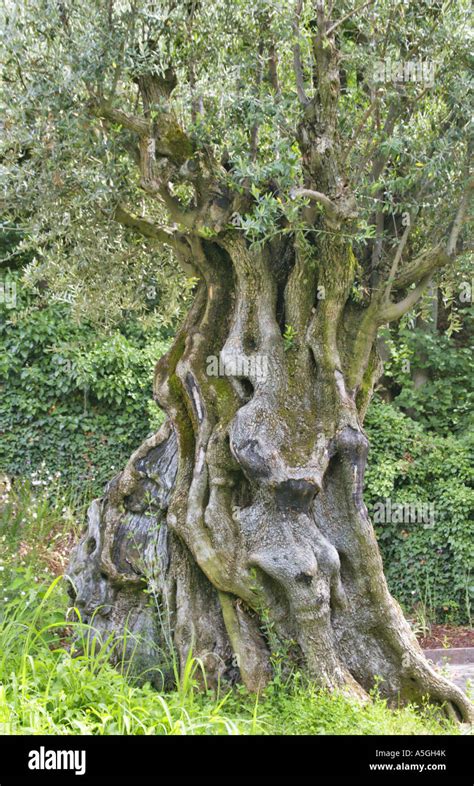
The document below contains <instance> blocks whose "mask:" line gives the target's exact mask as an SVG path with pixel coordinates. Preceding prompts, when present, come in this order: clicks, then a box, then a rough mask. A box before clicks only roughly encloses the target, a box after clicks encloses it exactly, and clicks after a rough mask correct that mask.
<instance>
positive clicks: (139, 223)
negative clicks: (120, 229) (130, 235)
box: [113, 205, 175, 245]
mask: <svg viewBox="0 0 474 786" xmlns="http://www.w3.org/2000/svg"><path fill="white" fill-rule="evenodd" d="M113 218H114V219H115V221H118V223H119V224H122V226H124V227H128V228H129V229H134V230H135V231H136V232H138V233H139V234H140V235H143V237H149V238H152V239H153V240H158V241H159V242H160V243H166V244H167V245H172V244H173V242H174V239H175V238H174V233H173V232H172V231H170V230H169V229H165V228H164V227H159V226H156V224H154V223H153V222H152V221H149V220H148V219H147V218H137V217H136V216H133V215H132V214H131V213H128V212H127V211H126V210H125V209H124V208H123V207H122V205H117V207H116V208H115V210H114V213H113Z"/></svg>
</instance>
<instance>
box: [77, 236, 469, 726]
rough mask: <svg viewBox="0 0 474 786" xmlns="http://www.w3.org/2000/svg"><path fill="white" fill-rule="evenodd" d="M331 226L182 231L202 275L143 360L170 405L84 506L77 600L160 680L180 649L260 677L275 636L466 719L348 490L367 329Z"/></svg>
mask: <svg viewBox="0 0 474 786" xmlns="http://www.w3.org/2000/svg"><path fill="white" fill-rule="evenodd" d="M328 237H329V235H327V234H324V233H323V234H322V235H321V236H320V239H319V240H318V243H317V245H316V246H315V247H314V248H313V249H312V252H311V253H312V260H310V263H308V259H307V257H305V253H308V249H305V248H303V247H301V246H300V245H299V244H298V243H297V242H296V241H295V240H286V241H285V243H284V244H283V243H282V244H280V245H278V246H277V245H275V244H273V245H272V243H267V244H266V245H263V246H259V247H258V248H257V249H252V248H250V247H249V246H248V244H247V243H246V241H245V240H244V239H243V238H242V237H240V236H238V235H237V233H235V232H233V231H232V230H229V231H228V232H222V233H221V234H220V235H219V237H218V238H217V239H216V240H204V239H199V238H196V237H194V238H193V239H192V241H189V249H190V254H191V257H192V264H193V266H194V267H195V268H196V269H197V270H198V271H199V273H200V284H199V286H198V289H197V293H196V297H195V301H194V304H193V306H192V308H191V310H190V312H189V314H188V317H187V319H186V321H185V323H184V325H183V327H182V329H181V330H180V332H179V333H178V335H177V337H176V340H175V342H174V344H173V346H172V348H171V349H170V351H169V352H168V353H167V354H166V355H165V356H164V357H163V358H161V360H160V361H159V362H158V364H157V367H156V373H155V384H154V392H155V398H156V401H157V402H158V404H159V405H160V406H161V407H162V408H164V409H165V411H166V413H167V416H168V419H167V421H166V423H165V424H164V425H163V426H162V428H161V429H160V431H159V432H158V433H157V434H155V435H154V436H153V437H151V438H150V439H148V440H146V441H145V442H144V443H143V444H142V445H141V446H140V447H139V449H138V450H137V451H136V452H135V453H134V454H133V455H132V457H131V458H130V460H129V462H128V464H127V466H126V467H125V469H124V470H123V472H121V473H120V474H119V475H117V476H116V477H115V478H114V479H113V480H112V481H111V482H110V483H109V484H108V486H107V488H106V490H105V493H104V496H103V497H102V498H101V499H100V500H96V501H94V502H93V503H92V505H91V506H90V508H89V512H88V522H87V530H86V532H85V534H84V536H83V537H82V539H81V540H80V542H79V544H78V546H77V547H76V549H75V551H74V553H73V556H72V560H71V565H70V569H69V576H70V579H71V584H72V587H73V589H72V594H73V597H74V600H75V605H76V606H77V608H78V609H79V611H80V613H81V617H82V619H83V621H85V622H88V623H90V624H91V626H92V628H93V630H94V635H95V636H97V637H102V639H103V640H104V638H106V637H107V636H109V635H111V636H112V637H114V638H115V639H117V637H119V636H120V634H123V633H125V631H128V633H127V636H126V639H125V640H122V641H121V642H119V643H118V644H116V648H115V650H114V652H115V657H116V658H117V660H120V661H122V662H123V661H125V662H128V663H130V669H131V671H132V672H133V673H134V674H135V675H140V676H141V678H142V679H148V680H150V681H152V682H153V683H154V684H155V685H156V686H157V687H158V688H162V687H163V686H166V685H168V684H170V680H171V679H172V677H173V663H174V660H173V659H174V658H176V663H177V666H178V669H179V670H181V671H182V670H183V668H184V666H185V664H186V660H187V658H188V657H189V655H190V654H192V656H194V657H196V658H199V659H201V661H202V663H203V666H204V671H205V674H206V679H207V682H208V684H210V685H213V684H216V683H217V682H218V681H219V680H228V681H230V682H233V681H235V680H237V679H241V680H242V681H243V682H244V683H245V685H246V686H247V687H248V688H249V689H250V690H252V691H257V690H260V689H261V688H262V687H263V686H264V685H265V684H266V682H267V681H268V680H269V679H270V678H271V676H272V670H273V658H272V654H273V653H275V651H276V649H277V648H278V650H279V651H280V653H281V652H282V651H284V653H285V655H286V658H287V662H288V664H289V665H291V664H294V665H295V666H297V667H298V668H300V669H304V670H305V671H306V672H307V673H308V674H309V675H310V677H311V678H312V679H313V680H314V681H315V682H316V683H317V684H319V685H320V686H322V687H324V688H328V689H341V690H343V691H346V692H348V693H350V694H353V695H357V696H359V697H361V698H366V697H367V693H368V691H370V690H371V688H372V687H373V686H374V684H375V682H376V681H377V684H378V685H379V689H380V692H381V693H382V694H383V695H385V696H387V697H388V698H389V699H390V700H391V701H393V702H397V701H398V700H400V699H401V700H410V701H411V700H413V701H421V700H422V698H423V697H424V696H427V697H428V698H429V699H430V701H432V702H435V703H438V704H443V706H444V707H445V709H446V712H447V713H448V714H449V715H450V716H451V717H453V718H455V719H457V720H464V721H467V720H469V719H472V709H471V705H470V704H469V702H468V700H467V698H466V697H465V696H464V694H463V693H462V691H461V690H459V688H457V687H456V686H455V685H453V684H452V683H450V682H449V681H448V680H447V679H445V678H444V677H442V676H441V675H439V674H438V673H437V672H435V671H434V670H433V668H432V667H431V666H430V665H429V664H428V662H427V661H426V660H425V658H424V657H423V653H422V651H421V649H420V647H419V645H418V643H417V641H416V638H415V636H414V634H413V633H412V631H411V630H410V627H409V625H408V623H407V622H406V620H405V618H404V616H403V614H402V612H401V609H400V607H399V606H398V604H397V603H396V601H395V600H394V599H393V598H392V597H391V595H390V593H389V591H388V589H387V585H386V581H385V578H384V573H383V567H382V561H381V557H380V553H379V549H378V546H377V542H376V538H375V535H374V531H373V528H372V525H371V523H370V521H369V519H368V516H367V510H366V508H365V505H364V502H363V494H362V492H363V479H364V469H365V464H366V459H367V451H368V442H367V438H366V436H365V433H364V430H363V418H364V414H365V411H366V409H367V406H368V403H369V400H370V396H371V392H372V388H373V385H374V383H375V381H376V379H377V376H378V374H379V373H380V363H379V361H378V358H377V354H376V349H375V335H376V327H374V321H373V320H372V319H369V315H370V312H371V306H367V305H364V306H361V305H358V304H357V303H356V302H353V301H352V299H351V286H352V282H353V279H354V266H355V260H354V257H353V254H352V250H351V247H350V244H349V243H348V242H347V240H344V239H343V235H342V236H339V235H337V234H335V235H332V236H330V240H329V239H328ZM316 292H318V293H319V294H321V293H324V294H323V296H321V297H319V295H318V296H316V295H315V293H316ZM286 325H291V326H292V328H293V331H292V339H291V340H289V339H288V338H287V339H286V340H285V338H284V335H283V334H284V332H285V326H286ZM175 671H176V669H175Z"/></svg>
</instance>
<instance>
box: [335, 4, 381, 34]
mask: <svg viewBox="0 0 474 786" xmlns="http://www.w3.org/2000/svg"><path fill="white" fill-rule="evenodd" d="M374 2H375V0H367V2H366V3H364V4H363V5H359V6H358V7H357V8H354V9H353V10H352V11H349V13H348V14H346V15H345V16H343V17H341V19H338V20H337V22H334V24H333V25H331V27H329V28H328V30H326V35H331V33H333V32H334V30H336V28H337V27H339V25H342V23H343V22H345V21H346V19H350V17H351V16H354V14H358V13H359V11H363V10H364V8H367V6H369V5H372V3H374Z"/></svg>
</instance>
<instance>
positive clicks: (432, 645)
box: [418, 625, 474, 650]
mask: <svg viewBox="0 0 474 786" xmlns="http://www.w3.org/2000/svg"><path fill="white" fill-rule="evenodd" d="M418 641H419V643H420V645H421V646H422V648H423V649H424V650H435V649H442V648H447V647H474V629H473V628H465V627H462V626H460V625H431V626H430V631H429V633H427V635H426V636H418Z"/></svg>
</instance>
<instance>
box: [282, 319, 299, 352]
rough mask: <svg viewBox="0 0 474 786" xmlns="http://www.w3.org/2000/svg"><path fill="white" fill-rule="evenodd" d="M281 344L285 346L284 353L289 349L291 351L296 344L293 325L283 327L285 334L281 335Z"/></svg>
mask: <svg viewBox="0 0 474 786" xmlns="http://www.w3.org/2000/svg"><path fill="white" fill-rule="evenodd" d="M283 342H284V346H285V352H288V351H289V350H290V349H293V347H294V346H295V342H296V331H295V329H294V327H293V325H285V332H284V333H283Z"/></svg>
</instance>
